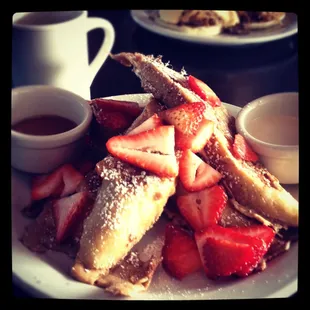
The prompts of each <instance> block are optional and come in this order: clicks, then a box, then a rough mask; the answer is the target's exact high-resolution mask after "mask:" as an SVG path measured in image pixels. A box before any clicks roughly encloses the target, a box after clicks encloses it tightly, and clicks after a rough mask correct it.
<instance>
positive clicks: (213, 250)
mask: <svg viewBox="0 0 310 310" xmlns="http://www.w3.org/2000/svg"><path fill="white" fill-rule="evenodd" d="M195 239H196V243H197V246H198V250H199V254H200V258H201V260H202V263H203V266H204V270H205V272H206V274H207V276H208V277H210V278H216V277H221V276H230V275H232V274H238V273H242V272H243V270H244V269H245V268H249V267H250V268H249V269H251V270H252V269H253V268H254V267H255V266H257V264H258V262H259V261H260V259H261V256H258V255H257V249H261V248H263V247H264V242H263V241H262V240H260V239H258V238H255V237H251V236H248V235H244V234H242V233H241V232H237V231H234V230H233V229H231V228H224V227H221V226H218V225H212V226H209V227H207V228H206V229H205V230H203V231H200V232H196V233H195Z"/></svg>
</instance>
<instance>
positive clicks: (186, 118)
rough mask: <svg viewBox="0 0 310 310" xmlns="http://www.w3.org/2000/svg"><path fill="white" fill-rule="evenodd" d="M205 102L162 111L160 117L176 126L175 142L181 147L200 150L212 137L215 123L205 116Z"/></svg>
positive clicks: (194, 150)
mask: <svg viewBox="0 0 310 310" xmlns="http://www.w3.org/2000/svg"><path fill="white" fill-rule="evenodd" d="M205 110H206V106H205V104H204V103H203V102H193V103H186V104H182V105H180V106H177V107H175V108H171V109H168V110H165V111H162V112H161V113H160V117H161V118H162V119H163V120H164V121H166V122H167V123H168V124H170V125H174V126H175V131H176V136H175V144H176V147H177V148H179V149H183V150H184V149H190V150H192V151H193V152H194V153H197V152H199V151H200V150H201V149H202V148H203V147H204V146H205V144H206V143H207V141H208V140H209V138H210V137H211V135H212V133H213V129H214V124H213V122H212V121H210V120H206V119H205V118H204V112H205Z"/></svg>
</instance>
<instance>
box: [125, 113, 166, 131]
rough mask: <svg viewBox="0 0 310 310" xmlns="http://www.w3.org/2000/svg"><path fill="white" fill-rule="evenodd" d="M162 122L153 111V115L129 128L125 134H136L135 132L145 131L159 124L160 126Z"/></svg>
mask: <svg viewBox="0 0 310 310" xmlns="http://www.w3.org/2000/svg"><path fill="white" fill-rule="evenodd" d="M162 125H163V123H162V121H161V119H160V118H159V117H158V115H157V114H156V113H155V114H154V115H153V116H151V117H150V118H148V119H147V120H146V121H144V122H143V123H142V124H141V125H139V126H138V127H136V128H134V129H133V130H131V131H130V132H129V133H127V135H136V134H137V133H140V132H143V131H147V130H150V129H153V128H156V127H159V126H162Z"/></svg>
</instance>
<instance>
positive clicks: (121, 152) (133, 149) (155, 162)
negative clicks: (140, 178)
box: [106, 126, 178, 177]
mask: <svg viewBox="0 0 310 310" xmlns="http://www.w3.org/2000/svg"><path fill="white" fill-rule="evenodd" d="M106 147H107V149H108V151H109V152H110V153H111V154H112V155H113V156H115V157H117V158H119V159H121V160H123V161H125V162H128V163H130V164H132V165H135V166H137V167H140V168H142V169H145V170H148V171H151V172H153V173H155V174H157V175H159V176H162V177H175V176H177V174H178V164H177V160H176V157H175V153H174V127H173V126H159V127H157V128H154V129H151V130H147V131H144V132H140V133H138V134H134V135H129V136H128V135H127V136H114V137H112V138H110V139H109V140H108V142H107V143H106Z"/></svg>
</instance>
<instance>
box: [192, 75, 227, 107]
mask: <svg viewBox="0 0 310 310" xmlns="http://www.w3.org/2000/svg"><path fill="white" fill-rule="evenodd" d="M188 85H189V88H190V89H191V90H192V91H193V92H194V93H196V94H197V95H198V96H199V97H200V98H201V99H202V100H205V101H207V102H208V103H209V104H210V105H211V106H212V107H219V106H220V105H221V100H220V99H219V98H218V97H217V95H216V94H215V92H214V91H213V90H212V89H211V88H210V87H209V86H208V85H207V84H206V83H204V82H202V81H201V80H199V79H197V78H195V77H193V76H192V75H190V76H189V77H188Z"/></svg>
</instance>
